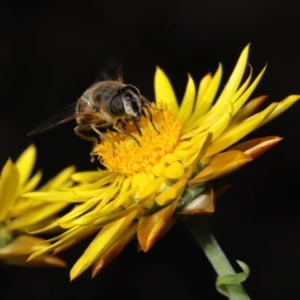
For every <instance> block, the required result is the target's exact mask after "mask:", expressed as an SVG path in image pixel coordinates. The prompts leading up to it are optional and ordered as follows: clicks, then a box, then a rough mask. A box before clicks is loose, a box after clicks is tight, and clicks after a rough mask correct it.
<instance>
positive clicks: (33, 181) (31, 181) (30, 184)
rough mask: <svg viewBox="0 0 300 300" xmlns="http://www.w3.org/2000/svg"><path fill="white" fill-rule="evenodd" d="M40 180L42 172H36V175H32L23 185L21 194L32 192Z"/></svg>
mask: <svg viewBox="0 0 300 300" xmlns="http://www.w3.org/2000/svg"><path fill="white" fill-rule="evenodd" d="M41 178H42V171H37V172H36V174H34V175H33V176H32V177H31V178H30V179H29V181H28V182H26V184H25V185H24V187H23V189H22V193H27V192H29V191H32V190H34V189H35V188H36V186H37V185H38V184H39V182H40V180H41Z"/></svg>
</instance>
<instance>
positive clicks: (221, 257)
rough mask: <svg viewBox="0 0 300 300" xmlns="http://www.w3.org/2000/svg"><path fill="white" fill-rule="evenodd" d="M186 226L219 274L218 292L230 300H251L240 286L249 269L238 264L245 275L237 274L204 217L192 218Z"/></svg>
mask: <svg viewBox="0 0 300 300" xmlns="http://www.w3.org/2000/svg"><path fill="white" fill-rule="evenodd" d="M185 225H186V227H187V229H188V230H189V231H190V232H191V234H192V235H193V237H194V238H195V240H196V241H197V243H198V244H199V245H200V247H201V248H202V250H203V251H204V253H205V255H206V257H207V258H208V260H209V261H210V263H211V264H212V266H213V267H214V269H215V271H216V272H217V274H218V279H217V283H216V285H217V289H218V291H219V292H220V293H222V294H223V295H225V296H227V297H228V299H230V300H249V299H250V297H249V296H248V295H247V293H246V291H245V290H244V288H243V286H242V285H241V284H240V282H241V281H244V280H245V279H246V278H247V276H248V274H249V269H248V267H247V266H246V265H245V264H243V263H242V262H238V263H239V265H240V266H241V267H242V268H243V270H244V273H239V274H236V273H235V271H234V269H233V268H232V266H231V265H230V263H229V261H228V259H227V257H226V256H225V254H224V252H223V251H222V249H221V247H220V246H219V244H218V243H217V241H216V240H215V238H214V236H213V235H212V233H211V231H210V230H209V228H208V226H207V225H206V223H205V221H204V219H203V217H201V216H193V217H190V218H189V219H188V220H187V221H186V222H185ZM247 273H248V274H247Z"/></svg>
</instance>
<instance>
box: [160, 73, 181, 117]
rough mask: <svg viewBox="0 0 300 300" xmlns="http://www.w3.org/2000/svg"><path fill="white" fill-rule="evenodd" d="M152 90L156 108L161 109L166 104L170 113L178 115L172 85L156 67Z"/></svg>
mask: <svg viewBox="0 0 300 300" xmlns="http://www.w3.org/2000/svg"><path fill="white" fill-rule="evenodd" d="M154 90H155V102H156V104H157V106H158V108H162V107H163V104H164V103H165V104H167V105H168V108H169V109H170V111H171V112H172V113H173V114H174V115H177V114H178V103H177V100H176V96H175V93H174V91H173V88H172V85H171V83H170V81H169V79H168V77H167V76H166V74H165V73H164V72H163V70H162V69H160V68H159V67H156V72H155V75H154Z"/></svg>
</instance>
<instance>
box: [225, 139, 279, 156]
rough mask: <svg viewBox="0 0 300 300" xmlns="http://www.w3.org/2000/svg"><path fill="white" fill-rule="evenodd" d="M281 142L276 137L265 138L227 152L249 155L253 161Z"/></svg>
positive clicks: (245, 143) (243, 144) (242, 144)
mask: <svg viewBox="0 0 300 300" xmlns="http://www.w3.org/2000/svg"><path fill="white" fill-rule="evenodd" d="M281 140H282V138H280V137H278V136H266V137H263V138H257V139H253V140H249V141H246V142H243V143H240V144H238V145H235V146H233V147H232V148H230V149H229V150H239V151H242V152H244V153H246V154H247V155H250V156H251V157H252V158H253V159H256V158H257V157H259V156H260V155H262V154H263V153H265V152H266V151H267V150H269V149H270V148H271V147H273V146H275V145H276V144H277V143H279V142H280V141H281Z"/></svg>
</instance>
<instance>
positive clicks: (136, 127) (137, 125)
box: [131, 118, 142, 136]
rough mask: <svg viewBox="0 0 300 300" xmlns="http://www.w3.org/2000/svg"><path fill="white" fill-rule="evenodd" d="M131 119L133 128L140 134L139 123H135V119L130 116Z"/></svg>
mask: <svg viewBox="0 0 300 300" xmlns="http://www.w3.org/2000/svg"><path fill="white" fill-rule="evenodd" d="M131 120H132V122H133V125H134V127H135V129H136V130H137V132H138V133H139V135H140V136H142V131H141V128H140V126H139V124H138V123H137V121H136V119H134V118H132V119H131Z"/></svg>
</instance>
